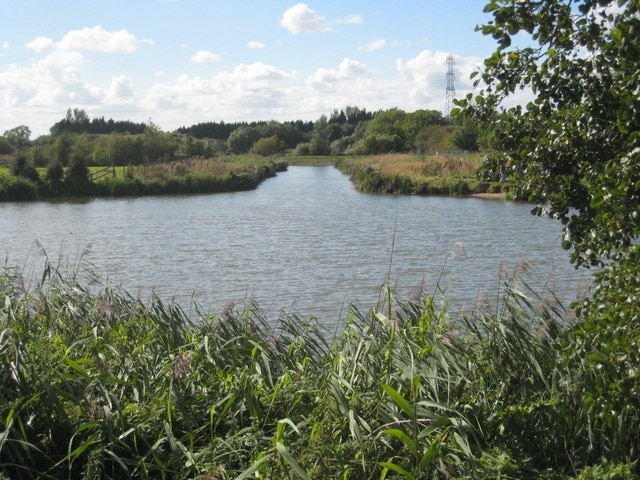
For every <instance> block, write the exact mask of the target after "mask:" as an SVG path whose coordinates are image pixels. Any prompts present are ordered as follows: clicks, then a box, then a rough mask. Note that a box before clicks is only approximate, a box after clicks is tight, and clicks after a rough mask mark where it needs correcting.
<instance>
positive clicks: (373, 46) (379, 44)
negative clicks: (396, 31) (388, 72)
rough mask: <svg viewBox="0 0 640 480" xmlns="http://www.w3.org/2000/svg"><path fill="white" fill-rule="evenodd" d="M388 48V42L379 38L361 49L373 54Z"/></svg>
mask: <svg viewBox="0 0 640 480" xmlns="http://www.w3.org/2000/svg"><path fill="white" fill-rule="evenodd" d="M386 46H387V41H386V40H385V39H383V38H378V39H376V40H372V41H370V42H369V43H367V44H366V45H365V46H364V47H361V50H366V51H368V52H373V51H375V50H381V49H383V48H384V47H386Z"/></svg>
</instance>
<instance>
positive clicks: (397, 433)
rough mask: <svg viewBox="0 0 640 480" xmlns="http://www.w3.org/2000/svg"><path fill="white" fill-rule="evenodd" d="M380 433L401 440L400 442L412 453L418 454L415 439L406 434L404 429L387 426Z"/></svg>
mask: <svg viewBox="0 0 640 480" xmlns="http://www.w3.org/2000/svg"><path fill="white" fill-rule="evenodd" d="M382 433H384V434H386V435H389V436H391V437H396V438H398V439H400V440H402V442H403V443H404V444H405V445H406V447H407V448H408V449H409V450H410V451H411V453H413V454H414V455H417V454H418V446H417V444H416V441H415V440H414V439H413V438H411V437H410V436H409V435H407V433H406V432H405V431H404V430H400V429H399V428H387V429H386V430H384V431H383V432H382Z"/></svg>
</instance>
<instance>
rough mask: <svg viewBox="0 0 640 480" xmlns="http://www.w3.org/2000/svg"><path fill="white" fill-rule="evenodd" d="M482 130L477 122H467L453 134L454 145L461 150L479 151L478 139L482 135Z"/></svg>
mask: <svg viewBox="0 0 640 480" xmlns="http://www.w3.org/2000/svg"><path fill="white" fill-rule="evenodd" d="M479 130H480V129H479V128H478V124H477V122H475V121H473V120H466V121H465V122H463V123H462V125H460V126H459V127H457V128H456V131H455V133H454V134H453V139H452V141H453V144H454V145H455V146H456V147H458V148H459V149H460V150H470V151H473V152H475V151H477V150H478V137H479V135H480V131H479Z"/></svg>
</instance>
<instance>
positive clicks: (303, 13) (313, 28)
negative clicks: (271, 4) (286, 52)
mask: <svg viewBox="0 0 640 480" xmlns="http://www.w3.org/2000/svg"><path fill="white" fill-rule="evenodd" d="M280 25H282V26H283V27H284V28H286V29H287V30H289V31H290V32H291V33H293V34H294V35H297V34H299V33H302V32H327V31H329V30H331V27H330V26H329V24H328V23H327V22H326V21H325V19H324V17H322V16H320V15H318V14H317V13H316V12H315V11H314V10H312V9H311V8H309V7H308V6H307V5H305V4H304V3H298V4H297V5H294V6H293V7H291V8H289V9H288V10H286V11H285V12H284V14H283V15H282V18H281V19H280Z"/></svg>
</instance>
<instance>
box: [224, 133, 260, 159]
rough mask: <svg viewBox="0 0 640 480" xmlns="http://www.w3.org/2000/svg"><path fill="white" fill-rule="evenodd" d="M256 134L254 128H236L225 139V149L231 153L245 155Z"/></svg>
mask: <svg viewBox="0 0 640 480" xmlns="http://www.w3.org/2000/svg"><path fill="white" fill-rule="evenodd" d="M257 137H258V135H257V133H256V131H255V129H254V128H252V127H249V126H242V127H238V128H236V129H235V130H234V131H233V132H231V134H230V135H229V138H227V148H228V149H229V150H230V151H231V152H232V153H236V154H237V153H247V152H248V151H249V149H250V148H251V147H252V146H253V144H254V143H255V141H256V140H257Z"/></svg>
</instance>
